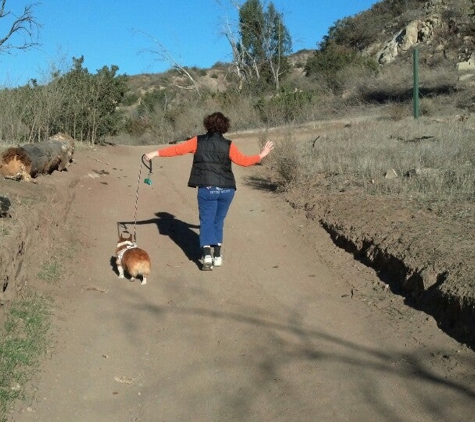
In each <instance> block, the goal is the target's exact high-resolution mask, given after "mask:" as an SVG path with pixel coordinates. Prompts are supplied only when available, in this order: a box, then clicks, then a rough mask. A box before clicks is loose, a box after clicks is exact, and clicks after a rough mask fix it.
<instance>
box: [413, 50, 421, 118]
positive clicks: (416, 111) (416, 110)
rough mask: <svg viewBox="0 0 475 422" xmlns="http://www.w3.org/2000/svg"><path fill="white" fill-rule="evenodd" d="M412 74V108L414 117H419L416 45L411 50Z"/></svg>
mask: <svg viewBox="0 0 475 422" xmlns="http://www.w3.org/2000/svg"><path fill="white" fill-rule="evenodd" d="M412 60H413V63H412V65H413V66H412V67H413V75H414V84H413V89H412V101H413V110H414V119H417V118H418V117H419V49H418V48H417V47H416V48H414V51H413V59H412Z"/></svg>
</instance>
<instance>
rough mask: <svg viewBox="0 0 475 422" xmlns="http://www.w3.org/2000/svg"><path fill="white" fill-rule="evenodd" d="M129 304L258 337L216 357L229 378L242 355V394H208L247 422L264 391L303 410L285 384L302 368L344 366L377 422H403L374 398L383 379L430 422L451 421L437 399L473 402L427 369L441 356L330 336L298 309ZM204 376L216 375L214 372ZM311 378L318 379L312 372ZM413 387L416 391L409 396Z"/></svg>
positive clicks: (191, 371) (196, 371) (456, 383)
mask: <svg viewBox="0 0 475 422" xmlns="http://www.w3.org/2000/svg"><path fill="white" fill-rule="evenodd" d="M134 296H135V297H136V299H134ZM128 300H129V301H130V302H129V304H128V307H130V309H132V312H146V313H147V314H149V315H154V316H155V318H157V320H160V319H166V318H169V317H170V316H173V319H176V318H179V317H184V318H186V317H189V318H191V319H192V320H193V321H195V320H196V319H197V318H199V319H202V320H203V323H206V321H209V320H214V321H216V322H219V323H220V324H221V323H222V322H223V321H225V322H227V323H229V324H231V326H232V327H233V332H234V331H236V330H239V329H242V327H255V328H257V329H258V330H259V331H260V332H261V333H262V338H265V339H266V340H265V342H264V343H260V342H257V343H256V344H254V345H253V344H249V349H248V351H247V353H246V355H239V357H238V358H236V356H234V355H233V353H230V354H229V355H227V356H226V355H223V356H222V359H223V362H225V365H226V370H227V371H229V372H230V373H232V371H233V370H236V371H237V370H240V369H242V365H243V362H242V357H243V356H247V360H246V365H247V366H246V374H247V376H248V378H247V380H244V381H240V383H241V384H240V385H241V387H242V384H244V385H246V388H239V390H236V391H235V392H234V393H235V395H233V398H232V400H234V399H235V401H233V402H231V403H230V402H229V400H231V398H230V395H229V394H228V395H226V394H223V393H222V392H221V391H219V390H216V391H215V392H214V394H215V397H219V399H220V400H221V401H222V406H223V408H225V409H230V408H232V409H235V413H236V415H238V414H239V415H241V417H242V416H244V415H245V416H248V417H250V415H251V414H252V411H253V410H252V409H254V408H255V403H256V402H260V401H265V400H266V399H268V398H269V397H270V396H269V393H268V392H271V391H272V394H273V395H275V391H276V389H278V388H280V391H285V395H286V396H287V395H291V396H292V397H291V399H292V402H293V403H294V404H295V407H296V408H298V407H301V408H303V407H305V406H307V405H308V402H307V401H306V400H307V399H306V397H305V395H302V394H301V393H300V392H299V391H298V390H295V389H294V385H293V384H292V380H291V379H286V374H287V373H288V372H287V370H288V369H289V368H290V367H291V366H292V365H293V364H295V363H298V364H299V365H301V366H302V367H303V366H305V365H311V366H314V367H318V366H324V365H326V364H328V365H335V364H336V365H343V367H344V368H346V369H347V370H348V371H350V372H353V373H356V374H359V379H358V381H357V384H358V386H357V387H358V390H359V393H361V395H362V396H364V397H366V399H367V400H368V401H370V402H371V403H372V407H373V410H374V412H375V413H376V414H378V415H379V416H380V417H381V420H383V419H384V420H404V415H405V412H404V409H403V408H400V407H397V406H396V407H394V406H393V405H392V404H391V403H390V402H388V401H387V398H385V397H384V396H383V395H380V396H378V395H377V394H376V393H377V391H376V390H375V380H378V379H381V378H383V379H391V378H393V379H394V382H397V383H398V385H400V386H401V389H405V390H406V393H407V394H409V393H410V394H412V395H413V397H415V399H416V401H417V402H418V403H420V406H421V408H422V409H423V412H424V413H425V414H427V415H428V417H429V418H430V417H431V416H432V417H436V416H437V418H440V420H442V419H444V420H450V418H451V415H452V416H453V413H452V411H451V408H450V407H448V406H446V404H445V403H443V401H441V397H443V395H445V394H449V395H450V396H453V397H455V398H456V401H457V403H462V402H465V403H470V402H472V401H473V400H475V391H474V390H473V388H472V385H473V384H471V383H470V381H469V380H468V381H467V382H464V381H463V380H460V379H457V377H453V378H452V379H451V377H447V376H443V375H441V374H440V373H438V371H436V370H433V369H432V368H431V366H430V365H428V362H429V363H430V359H433V360H434V361H435V359H436V358H437V356H439V355H440V354H441V353H443V352H442V351H440V350H436V349H434V350H424V349H420V350H419V349H418V350H413V351H409V352H405V351H393V350H391V349H387V348H385V347H384V345H381V347H376V346H367V345H364V344H360V343H357V342H354V341H351V340H348V339H345V338H342V337H339V336H336V335H334V334H332V333H331V332H329V331H326V330H324V329H321V328H319V327H318V325H317V324H311V325H308V324H305V323H302V312H301V311H302V306H299V308H298V309H291V310H289V313H288V314H287V315H281V314H279V315H273V316H268V317H266V318H264V317H262V316H261V315H260V310H259V309H254V310H252V309H250V308H248V307H247V304H246V312H245V313H243V312H241V311H237V312H236V311H233V310H227V309H216V308H213V307H187V306H173V307H170V306H166V305H163V306H162V305H158V304H155V303H152V302H150V301H149V302H144V300H143V297H141V296H140V297H139V296H138V294H137V293H132V294H131V295H129V296H128ZM135 300H136V304H134V302H135ZM304 308H305V305H304V306H303V309H304ZM253 311H254V312H253ZM220 324H217V325H220ZM183 326H184V327H186V326H187V325H186V324H184V325H183ZM133 330H135V327H134V328H133ZM428 356H432V358H428ZM444 357H445V355H444ZM460 361H461V362H462V363H463V364H464V365H467V366H472V365H473V364H474V363H475V360H473V358H471V357H468V356H467V357H466V358H460ZM209 369H214V370H216V367H215V366H213V367H212V368H209ZM204 370H206V367H204V366H203V365H195V364H193V363H192V362H190V365H187V366H185V367H183V368H178V369H177V370H176V372H175V373H174V377H173V378H174V379H175V381H174V383H172V384H170V385H169V387H170V388H177V389H180V391H181V388H182V387H181V385H182V384H186V383H187V382H188V380H189V379H193V378H194V377H201V376H203V373H202V372H201V371H204ZM315 373H316V374H318V371H317V372H315ZM316 385H318V383H317V384H316ZM414 385H418V386H419V387H422V388H419V389H414ZM277 391H279V390H277ZM434 391H435V392H436V393H434ZM208 393H209V392H208ZM434 394H435V395H434ZM464 411H466V407H465V408H464ZM243 419H246V418H245V417H244V418H243Z"/></svg>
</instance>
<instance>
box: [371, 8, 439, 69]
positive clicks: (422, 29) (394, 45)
mask: <svg viewBox="0 0 475 422" xmlns="http://www.w3.org/2000/svg"><path fill="white" fill-rule="evenodd" d="M441 24H442V17H441V16H440V15H439V14H433V15H431V16H429V17H426V18H424V19H418V20H414V21H412V22H410V23H409V24H408V25H406V27H405V28H403V29H402V30H401V31H399V32H398V33H397V34H396V35H395V36H394V37H393V38H392V39H391V40H389V41H388V42H386V43H385V44H384V45H383V46H382V48H381V49H380V50H379V51H378V52H377V53H376V55H375V58H376V60H377V61H378V63H380V64H382V65H385V64H388V63H391V62H392V61H394V60H395V59H396V57H397V56H398V55H399V54H401V53H404V52H407V51H409V50H410V49H411V48H413V47H414V46H416V45H418V44H420V43H428V42H429V41H430V40H431V39H432V38H433V37H434V32H435V30H436V29H437V28H439V27H440V26H441Z"/></svg>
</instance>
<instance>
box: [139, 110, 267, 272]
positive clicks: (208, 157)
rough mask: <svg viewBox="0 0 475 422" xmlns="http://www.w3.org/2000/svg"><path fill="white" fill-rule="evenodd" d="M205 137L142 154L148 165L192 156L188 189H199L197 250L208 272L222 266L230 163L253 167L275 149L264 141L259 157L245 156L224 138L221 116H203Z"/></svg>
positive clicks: (225, 122)
mask: <svg viewBox="0 0 475 422" xmlns="http://www.w3.org/2000/svg"><path fill="white" fill-rule="evenodd" d="M203 124H204V127H205V129H206V133H205V134H202V135H198V136H194V137H193V138H191V139H189V140H187V141H185V142H184V143H182V144H179V145H173V146H170V147H166V148H163V149H160V150H158V151H152V152H149V153H147V154H145V159H146V160H147V161H150V160H152V159H153V158H155V157H175V156H178V155H184V154H194V157H193V164H192V167H191V174H190V178H189V181H188V186H190V187H195V188H197V189H198V210H199V219H200V235H199V239H200V248H201V250H202V261H203V266H202V270H204V271H210V270H212V269H213V267H220V266H221V265H222V264H223V256H222V254H221V247H222V243H223V229H224V220H225V219H226V215H227V213H228V210H229V207H230V205H231V202H232V200H233V198H234V193H235V191H236V180H235V178H234V173H233V170H232V163H234V164H237V165H239V166H245V167H246V166H252V165H254V164H257V163H260V162H261V160H262V159H263V158H264V157H265V156H267V155H268V154H269V153H270V152H271V151H272V150H273V148H274V144H273V142H272V141H267V142H266V144H265V145H264V146H263V147H262V149H261V151H260V153H259V154H256V155H244V154H243V153H242V152H241V151H239V149H238V148H237V147H236V145H235V144H234V143H233V142H232V141H230V140H229V139H226V138H224V136H223V135H224V134H225V133H226V132H227V131H228V130H229V127H230V122H229V119H228V118H227V117H226V116H225V115H224V114H223V113H221V112H216V113H213V114H210V115H208V116H206V117H205V118H204V120H203Z"/></svg>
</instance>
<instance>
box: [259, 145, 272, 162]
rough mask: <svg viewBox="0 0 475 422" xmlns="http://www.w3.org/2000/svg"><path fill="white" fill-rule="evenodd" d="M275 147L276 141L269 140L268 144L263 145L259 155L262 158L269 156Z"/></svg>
mask: <svg viewBox="0 0 475 422" xmlns="http://www.w3.org/2000/svg"><path fill="white" fill-rule="evenodd" d="M273 149H274V142H272V141H267V142H266V144H265V145H264V146H263V147H262V149H261V152H260V153H259V157H261V160H262V159H263V158H264V157H265V156H267V155H268V154H269V153H270V152H271V151H272V150H273Z"/></svg>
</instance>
